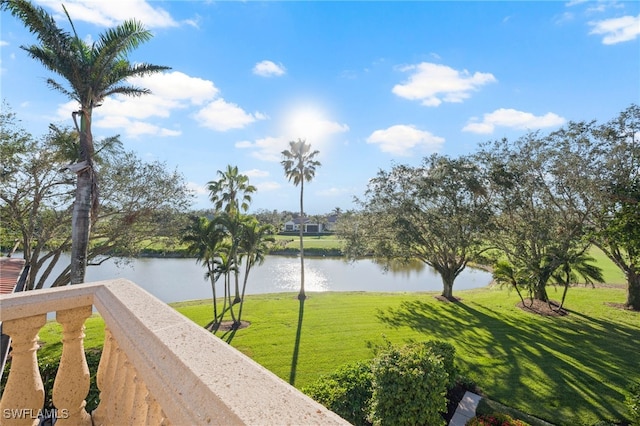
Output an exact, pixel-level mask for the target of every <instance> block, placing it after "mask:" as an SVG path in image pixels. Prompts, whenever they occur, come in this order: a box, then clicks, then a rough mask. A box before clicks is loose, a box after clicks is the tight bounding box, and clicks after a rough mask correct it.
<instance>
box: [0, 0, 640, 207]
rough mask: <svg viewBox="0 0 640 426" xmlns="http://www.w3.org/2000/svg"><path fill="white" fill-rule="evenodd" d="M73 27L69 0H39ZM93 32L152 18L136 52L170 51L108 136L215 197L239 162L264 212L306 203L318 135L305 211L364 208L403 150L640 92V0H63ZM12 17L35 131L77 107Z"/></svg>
mask: <svg viewBox="0 0 640 426" xmlns="http://www.w3.org/2000/svg"><path fill="white" fill-rule="evenodd" d="M37 3H38V4H40V5H42V6H43V7H45V8H46V9H47V10H48V11H49V12H50V13H52V14H54V16H56V17H57V19H58V22H59V25H61V26H63V27H65V28H67V29H69V27H68V25H67V22H66V20H65V19H64V18H63V15H62V14H61V11H62V9H61V4H62V3H60V2H57V1H37ZM64 4H65V6H66V8H67V10H68V11H69V14H70V15H71V17H72V19H73V20H74V22H75V24H76V28H77V30H78V32H79V34H80V35H81V36H82V37H84V38H86V40H88V41H90V40H93V39H96V38H97V35H98V34H99V33H100V32H102V31H104V30H105V28H108V27H110V26H114V25H116V24H117V23H119V22H121V21H123V20H124V19H129V18H136V19H138V20H140V21H141V22H143V23H144V25H145V26H146V27H147V28H148V29H150V30H151V31H152V32H153V34H154V37H153V39H151V41H149V42H147V43H146V44H144V45H143V46H141V47H140V48H139V49H138V50H136V51H135V52H134V53H133V54H132V55H131V56H130V59H131V60H132V61H134V62H148V63H153V64H158V65H166V66H170V67H172V69H171V71H169V72H167V73H164V74H162V75H156V76H153V77H149V78H146V79H145V80H143V81H135V82H133V83H135V84H138V85H141V86H144V87H147V88H149V89H151V90H152V92H153V94H152V95H149V96H145V97H141V98H112V99H109V100H107V101H105V102H104V104H103V106H102V107H100V108H97V109H96V110H95V111H94V136H95V137H97V138H102V137H108V136H113V135H115V134H119V135H121V140H122V141H123V142H124V145H125V147H126V148H127V149H130V150H135V151H136V152H138V153H139V154H140V155H141V156H142V157H143V158H145V159H149V160H159V161H162V162H165V163H167V165H168V166H169V167H170V168H172V169H173V168H177V169H178V170H179V171H180V172H181V173H182V174H183V175H184V176H185V178H186V180H187V181H188V182H189V186H190V188H191V189H192V190H194V191H195V192H196V194H197V197H196V202H195V204H194V208H209V207H211V203H210V202H209V201H208V194H207V193H206V191H205V189H204V187H205V184H206V182H208V181H210V180H212V179H217V174H216V173H217V171H218V170H223V169H225V168H226V166H227V165H228V164H231V165H237V166H238V167H239V169H240V170H241V172H243V173H245V174H247V175H249V177H250V182H251V183H252V184H254V185H255V186H257V188H258V192H257V193H256V194H255V195H254V197H253V198H254V201H253V204H252V206H251V211H255V210H257V209H262V208H264V209H278V210H293V211H295V210H297V209H298V194H299V192H298V188H296V187H294V186H293V184H291V183H289V182H288V181H287V180H286V179H285V177H284V173H283V171H282V167H281V165H280V160H281V157H280V152H281V151H282V150H283V149H286V148H287V146H288V141H290V140H294V139H297V138H302V139H306V140H307V141H308V142H310V143H311V145H312V147H313V148H314V149H317V150H319V151H320V156H319V160H320V161H321V162H322V166H321V167H320V168H319V169H318V170H317V172H316V177H315V179H314V180H313V182H311V183H310V184H308V185H306V186H305V189H306V191H305V194H306V195H305V210H306V211H307V212H308V213H310V214H322V213H328V212H330V211H331V210H333V209H334V208H335V207H340V208H341V209H343V210H346V209H349V208H353V204H352V200H353V196H361V195H362V194H363V191H364V190H365V188H366V185H367V181H368V180H369V179H370V178H371V177H373V176H375V174H376V173H377V171H378V170H379V169H389V168H390V167H391V165H392V164H394V163H404V164H412V165H415V164H418V163H419V162H420V160H421V158H423V157H424V156H425V155H429V154H431V153H434V152H437V153H440V154H445V155H450V156H457V155H461V154H465V153H470V152H473V151H475V150H476V148H477V146H478V144H479V143H481V142H484V141H487V140H493V139H497V138H502V137H509V138H516V137H518V136H520V135H523V134H524V133H526V132H527V131H528V130H536V129H540V130H542V131H543V132H549V131H553V130H554V129H556V128H558V127H559V126H561V125H562V124H564V123H566V122H567V121H570V120H591V119H597V120H601V121H606V120H608V119H610V118H613V117H614V116H616V115H617V114H618V113H619V112H620V111H622V110H623V109H625V108H626V107H627V106H629V105H630V104H631V103H638V102H640V41H639V39H640V2H635V1H634V2H615V1H607V2H598V1H575V0H574V1H570V2H480V1H478V2H417V1H414V2H364V1H361V2H253V1H247V2H228V1H223V2H212V1H142V0H126V1H125V0H119V1H109V2H107V1H104V2H99V1H86V0H70V1H65V2H64ZM0 19H1V24H2V27H1V34H0V48H1V64H0V73H1V74H0V76H1V78H2V81H1V86H0V88H1V97H2V99H3V100H4V101H6V102H7V103H8V104H9V105H10V106H11V108H12V109H13V110H14V112H16V113H17V114H18V117H19V118H20V119H21V120H22V122H23V125H24V126H25V127H26V128H27V129H28V130H29V131H31V132H32V133H33V134H34V135H36V136H37V135H42V134H44V133H45V132H46V129H47V126H48V124H49V123H51V122H54V123H58V124H67V125H71V124H72V122H71V116H70V112H71V111H72V110H73V109H74V108H75V105H74V104H73V103H72V102H69V101H68V99H66V98H65V97H64V96H63V95H62V94H60V93H58V92H53V91H51V90H50V89H48V87H47V86H46V84H45V79H46V78H47V77H50V76H51V75H50V74H49V73H48V72H47V71H46V70H45V69H44V68H43V67H42V66H41V65H40V64H39V63H37V62H35V61H34V60H32V59H30V58H28V57H27V55H26V52H24V51H23V50H22V49H20V48H19V46H21V45H30V44H33V43H35V42H36V39H35V38H34V37H33V36H32V35H31V34H29V33H28V32H27V31H26V30H25V29H24V28H23V27H22V25H21V24H20V23H19V22H18V21H16V20H15V19H14V18H13V17H11V16H10V15H8V14H7V13H2V16H1V17H0Z"/></svg>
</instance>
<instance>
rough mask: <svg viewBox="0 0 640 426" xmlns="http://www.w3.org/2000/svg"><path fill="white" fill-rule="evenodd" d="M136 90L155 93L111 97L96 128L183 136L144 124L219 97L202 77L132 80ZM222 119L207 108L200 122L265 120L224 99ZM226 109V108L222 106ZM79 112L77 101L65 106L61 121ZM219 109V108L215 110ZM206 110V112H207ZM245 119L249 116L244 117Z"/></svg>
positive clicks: (99, 111) (224, 124)
mask: <svg viewBox="0 0 640 426" xmlns="http://www.w3.org/2000/svg"><path fill="white" fill-rule="evenodd" d="M127 82H128V83H130V84H132V85H134V86H136V87H144V88H147V89H150V90H151V94H150V95H143V96H138V97H130V96H124V95H115V96H111V97H109V98H107V99H105V100H104V102H103V103H102V105H101V106H100V107H98V108H95V109H94V123H93V124H94V126H95V127H96V128H107V129H122V132H123V133H124V134H127V135H129V136H139V135H145V134H148V135H156V136H179V135H180V134H181V132H180V131H177V130H169V129H166V128H162V127H159V126H157V125H154V124H152V123H145V122H143V121H142V120H151V119H154V118H160V119H167V118H169V117H171V114H172V113H173V112H174V111H176V110H181V109H188V108H189V107H192V106H196V107H197V106H201V105H204V104H205V103H206V102H210V104H209V106H208V107H210V106H211V101H212V100H214V99H215V98H216V96H217V95H218V94H219V90H218V88H216V87H215V85H214V84H213V82H212V81H210V80H204V79H201V78H198V77H190V76H188V75H186V74H184V73H181V72H177V71H174V72H167V73H160V74H154V75H150V76H146V77H142V78H132V79H130V80H128V81H127ZM214 102H218V104H216V105H218V106H219V110H218V115H217V116H216V115H215V111H211V109H210V110H207V108H208V107H204V108H203V109H201V111H200V112H199V113H198V114H202V117H201V118H200V117H197V118H198V119H199V120H201V121H202V120H204V124H205V125H207V126H208V127H211V128H214V129H230V128H237V127H238V126H240V125H241V123H242V122H243V119H244V121H246V120H250V121H255V119H261V118H262V116H261V115H259V114H258V115H256V116H255V117H254V116H251V115H247V114H246V113H244V111H242V110H241V109H240V108H239V107H237V106H236V105H234V104H229V103H227V102H225V101H224V100H222V99H218V100H217V101H214ZM220 105H222V106H220ZM77 109H78V105H77V103H76V102H74V101H70V102H67V103H65V104H61V105H59V107H58V110H57V117H56V119H57V120H68V119H69V118H70V117H71V112H72V111H74V110H77ZM213 109H215V108H213ZM203 110H204V111H205V112H203ZM243 115H246V117H244V116H243Z"/></svg>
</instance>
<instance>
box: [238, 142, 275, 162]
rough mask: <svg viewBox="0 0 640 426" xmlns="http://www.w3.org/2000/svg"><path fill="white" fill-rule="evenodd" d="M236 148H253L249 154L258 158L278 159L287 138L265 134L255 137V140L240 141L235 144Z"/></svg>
mask: <svg viewBox="0 0 640 426" xmlns="http://www.w3.org/2000/svg"><path fill="white" fill-rule="evenodd" d="M235 147H236V148H241V149H253V150H254V151H253V152H252V153H251V156H252V157H254V158H257V159H259V160H265V161H273V162H275V161H280V160H281V157H282V151H284V150H285V149H286V148H287V139H286V138H283V137H272V136H267V137H266V138H261V139H257V140H256V141H255V142H250V141H241V142H237V143H236V144H235Z"/></svg>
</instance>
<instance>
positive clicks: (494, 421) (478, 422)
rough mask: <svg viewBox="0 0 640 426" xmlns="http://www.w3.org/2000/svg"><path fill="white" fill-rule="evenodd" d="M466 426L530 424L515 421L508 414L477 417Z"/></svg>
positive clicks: (525, 425)
mask: <svg viewBox="0 0 640 426" xmlns="http://www.w3.org/2000/svg"><path fill="white" fill-rule="evenodd" d="M466 426H528V423H525V422H523V421H522V420H515V419H514V418H512V417H511V416H509V415H507V414H502V413H494V414H485V415H482V416H476V417H474V418H472V419H471V420H469V421H468V422H467V424H466Z"/></svg>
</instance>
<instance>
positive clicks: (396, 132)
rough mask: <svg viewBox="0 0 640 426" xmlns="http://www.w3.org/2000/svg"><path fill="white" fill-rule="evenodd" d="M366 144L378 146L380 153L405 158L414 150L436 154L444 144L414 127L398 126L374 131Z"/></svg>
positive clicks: (442, 139)
mask: <svg viewBox="0 0 640 426" xmlns="http://www.w3.org/2000/svg"><path fill="white" fill-rule="evenodd" d="M367 143H370V144H378V146H379V147H380V150H381V151H382V152H387V153H389V154H393V155H398V156H402V157H407V156H410V155H412V154H413V152H414V151H415V150H420V151H421V152H425V151H426V152H436V151H438V149H439V148H440V146H441V145H442V144H443V143H444V138H441V137H439V136H434V135H433V134H431V133H430V132H427V131H424V130H419V129H417V128H416V127H415V126H412V125H406V124H398V125H395V126H391V127H389V128H387V129H384V130H376V131H375V132H373V133H371V135H370V136H369V137H368V138H367Z"/></svg>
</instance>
